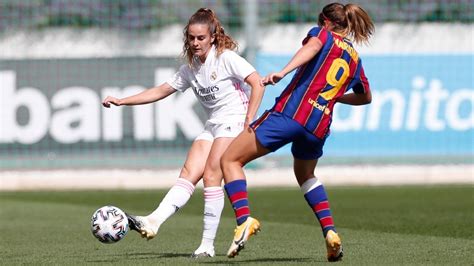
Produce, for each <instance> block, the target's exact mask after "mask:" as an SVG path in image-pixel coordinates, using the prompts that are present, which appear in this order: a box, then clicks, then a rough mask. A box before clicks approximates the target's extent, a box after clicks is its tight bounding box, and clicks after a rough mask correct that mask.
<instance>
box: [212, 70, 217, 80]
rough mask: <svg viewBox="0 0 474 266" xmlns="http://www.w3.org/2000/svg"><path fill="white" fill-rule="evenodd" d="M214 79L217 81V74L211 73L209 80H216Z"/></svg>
mask: <svg viewBox="0 0 474 266" xmlns="http://www.w3.org/2000/svg"><path fill="white" fill-rule="evenodd" d="M216 79H217V73H216V72H215V71H213V72H212V74H211V80H216Z"/></svg>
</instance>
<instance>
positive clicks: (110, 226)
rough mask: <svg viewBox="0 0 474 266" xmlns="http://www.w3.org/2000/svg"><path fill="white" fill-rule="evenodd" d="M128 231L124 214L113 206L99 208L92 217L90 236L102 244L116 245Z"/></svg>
mask: <svg viewBox="0 0 474 266" xmlns="http://www.w3.org/2000/svg"><path fill="white" fill-rule="evenodd" d="M128 230H129V227H128V219H127V216H126V215H125V212H123V211H122V210H121V209H119V208H117V207H115V206H104V207H101V208H99V209H97V210H96V211H95V212H94V214H93V215H92V219H91V231H92V234H93V235H94V236H95V237H96V238H97V239H98V240H99V241H100V242H102V243H106V244H111V243H116V242H118V241H120V240H121V239H123V238H124V237H125V235H126V234H127V232H128Z"/></svg>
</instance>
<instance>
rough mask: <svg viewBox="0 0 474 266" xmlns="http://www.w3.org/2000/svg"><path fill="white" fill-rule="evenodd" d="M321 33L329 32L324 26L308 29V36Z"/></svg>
mask: <svg viewBox="0 0 474 266" xmlns="http://www.w3.org/2000/svg"><path fill="white" fill-rule="evenodd" d="M321 33H324V34H327V33H328V31H327V30H326V29H325V28H323V27H320V26H315V27H312V28H311V29H310V30H309V31H308V36H318V35H319V34H321Z"/></svg>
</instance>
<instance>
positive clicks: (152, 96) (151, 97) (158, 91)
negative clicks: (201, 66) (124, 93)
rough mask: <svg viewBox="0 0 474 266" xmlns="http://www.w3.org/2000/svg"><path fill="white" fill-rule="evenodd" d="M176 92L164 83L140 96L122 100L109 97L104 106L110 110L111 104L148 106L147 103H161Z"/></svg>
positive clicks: (136, 95)
mask: <svg viewBox="0 0 474 266" xmlns="http://www.w3.org/2000/svg"><path fill="white" fill-rule="evenodd" d="M175 92H176V90H175V89H174V88H173V87H171V86H170V85H169V84H168V83H163V84H161V85H160V86H157V87H153V88H150V89H147V90H144V91H142V92H140V93H138V94H135V95H132V96H129V97H125V98H122V99H119V98H115V97H112V96H107V97H106V98H105V99H104V100H103V101H102V105H103V106H104V107H107V108H109V107H110V105H111V104H112V105H115V106H121V105H139V104H147V103H152V102H156V101H159V100H161V99H163V98H166V97H168V96H170V95H171V94H173V93H175Z"/></svg>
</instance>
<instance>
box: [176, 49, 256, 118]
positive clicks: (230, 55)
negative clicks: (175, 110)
mask: <svg viewBox="0 0 474 266" xmlns="http://www.w3.org/2000/svg"><path fill="white" fill-rule="evenodd" d="M255 71H256V70H255V68H254V67H253V66H252V65H251V64H250V63H248V62H247V61H246V60H245V59H244V58H242V57H241V56H239V55H238V54H237V53H235V52H234V51H231V50H225V51H224V52H223V53H222V54H221V55H220V56H218V57H216V48H215V46H214V45H213V46H212V47H211V48H210V51H209V53H208V55H207V58H206V61H205V62H204V63H201V62H200V61H199V59H197V58H196V60H194V61H193V64H192V67H191V66H189V65H188V64H185V65H182V66H181V67H180V68H179V70H178V72H177V73H176V74H175V75H174V76H173V77H172V78H171V79H169V80H168V82H167V83H168V84H169V85H171V87H173V88H174V89H176V90H178V91H181V92H184V91H185V90H187V89H188V88H192V89H193V91H194V94H195V95H196V97H197V99H198V100H199V102H200V103H201V105H202V106H203V107H204V110H205V111H206V113H207V115H208V121H209V122H211V123H216V124H220V123H224V122H232V121H235V122H237V121H244V120H245V115H246V114H247V107H248V103H249V94H250V87H249V86H248V85H247V84H246V83H245V82H244V79H245V78H246V77H247V76H248V75H250V74H252V73H253V72H255Z"/></svg>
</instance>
